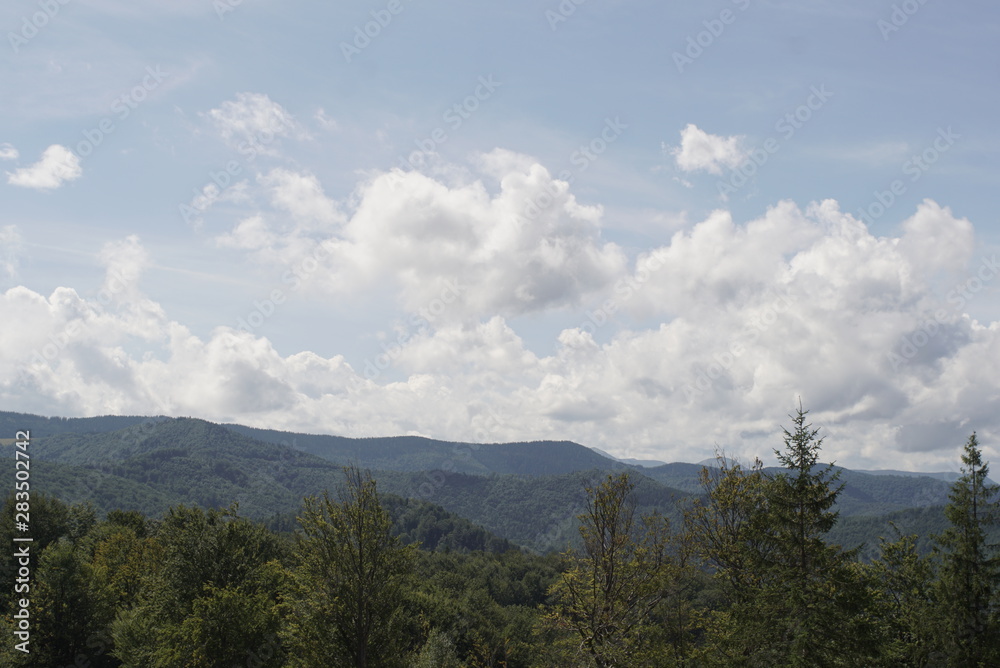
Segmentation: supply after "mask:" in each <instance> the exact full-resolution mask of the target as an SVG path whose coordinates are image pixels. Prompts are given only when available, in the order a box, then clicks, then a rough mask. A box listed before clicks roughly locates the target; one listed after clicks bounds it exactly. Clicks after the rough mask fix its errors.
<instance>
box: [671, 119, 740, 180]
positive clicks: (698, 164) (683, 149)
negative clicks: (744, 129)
mask: <svg viewBox="0 0 1000 668" xmlns="http://www.w3.org/2000/svg"><path fill="white" fill-rule="evenodd" d="M670 153H671V155H673V156H674V158H675V160H676V161H677V166H678V167H679V168H680V169H682V170H683V171H685V172H697V171H705V172H709V173H711V174H721V173H722V168H723V167H729V168H730V169H733V168H735V167H738V166H739V165H740V163H742V162H743V161H744V160H746V158H747V155H748V153H747V150H746V149H745V148H744V147H743V138H742V137H740V136H732V137H722V136H719V135H713V134H709V133H707V132H705V131H704V130H702V129H701V128H699V127H698V126H697V125H695V124H694V123H688V124H687V126H686V127H685V128H684V129H683V130H681V145H680V146H678V147H675V148H672V149H670Z"/></svg>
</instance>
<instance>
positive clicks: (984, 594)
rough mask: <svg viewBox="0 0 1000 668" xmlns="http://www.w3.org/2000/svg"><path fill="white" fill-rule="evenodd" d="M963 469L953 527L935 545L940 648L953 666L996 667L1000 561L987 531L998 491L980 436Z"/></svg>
mask: <svg viewBox="0 0 1000 668" xmlns="http://www.w3.org/2000/svg"><path fill="white" fill-rule="evenodd" d="M962 464H963V466H962V474H963V475H962V476H961V477H960V478H959V479H958V480H956V481H955V483H954V484H953V485H952V488H951V493H950V494H949V497H948V498H949V503H948V505H947V506H946V507H945V516H946V517H947V518H948V522H949V524H950V526H949V527H948V528H947V529H946V530H945V531H944V533H942V534H941V535H940V536H937V537H936V539H935V543H936V545H935V552H936V553H937V554H938V555H939V556H940V559H941V567H940V576H939V580H938V598H939V600H940V601H941V613H942V618H943V623H942V624H941V627H940V631H941V644H942V646H943V648H944V653H945V655H946V656H947V658H948V665H949V666H963V667H966V666H968V667H970V668H973V667H978V666H997V665H1000V628H998V623H997V622H998V620H997V597H998V594H1000V559H998V558H997V551H996V546H995V545H989V544H988V542H987V533H986V529H987V527H989V526H990V525H992V524H994V523H995V522H996V521H997V512H998V504H997V500H996V497H997V493H998V488H997V486H996V485H992V484H990V483H989V482H988V481H987V476H988V475H989V471H990V467H989V464H988V463H986V462H984V461H983V458H982V452H981V451H980V449H979V441H978V439H977V438H976V434H975V432H973V433H972V436H970V437H969V440H968V441H967V442H966V443H965V450H964V452H963V454H962Z"/></svg>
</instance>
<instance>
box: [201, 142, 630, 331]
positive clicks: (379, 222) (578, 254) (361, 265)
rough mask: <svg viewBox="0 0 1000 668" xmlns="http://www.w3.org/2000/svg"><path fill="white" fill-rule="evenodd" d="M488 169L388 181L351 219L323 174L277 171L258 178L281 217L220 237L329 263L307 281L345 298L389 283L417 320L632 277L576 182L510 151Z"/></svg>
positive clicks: (565, 296) (532, 301) (289, 257)
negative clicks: (328, 191) (575, 191)
mask: <svg viewBox="0 0 1000 668" xmlns="http://www.w3.org/2000/svg"><path fill="white" fill-rule="evenodd" d="M479 165H480V170H481V172H482V174H486V175H488V176H489V179H488V180H487V179H485V178H466V179H465V180H458V178H459V177H455V176H454V175H452V177H450V178H449V179H448V180H447V181H446V180H445V179H443V178H434V177H432V176H429V175H426V174H424V173H421V172H416V171H411V172H403V171H400V170H394V171H392V172H390V173H383V174H378V175H376V176H374V177H372V178H370V179H369V180H368V181H366V182H365V183H364V184H362V186H361V187H360V188H359V189H358V191H357V192H356V193H354V195H353V197H352V201H351V204H352V206H351V209H352V211H351V213H350V215H349V216H345V215H343V214H340V213H339V211H340V207H339V206H338V205H337V204H336V203H334V202H332V201H330V200H329V199H327V198H326V196H325V195H324V194H323V192H322V189H321V188H320V186H319V184H318V182H317V181H316V179H315V177H314V176H312V175H310V174H304V173H300V174H297V173H293V172H290V171H287V170H284V169H276V170H273V171H271V172H270V173H268V174H266V175H264V176H262V177H261V178H260V179H259V182H260V184H261V185H262V186H263V187H264V188H265V190H266V192H267V196H268V199H269V203H270V205H271V207H272V208H273V211H271V212H269V213H268V214H267V215H266V216H264V217H261V214H259V213H258V214H256V215H254V216H251V217H250V218H247V219H245V220H243V221H242V222H240V223H239V224H237V225H236V226H235V227H234V228H233V229H232V230H231V231H230V232H228V233H227V234H224V235H221V236H220V237H218V239H217V241H218V242H219V243H220V244H222V245H227V246H232V247H237V248H247V249H253V250H254V251H255V254H256V256H257V258H258V259H259V260H260V261H261V262H262V263H264V264H266V265H278V266H284V267H298V266H301V265H303V264H309V263H310V262H314V263H318V264H319V265H320V266H321V268H320V269H319V270H313V271H309V272H307V273H308V276H304V275H303V276H302V281H303V282H307V283H309V284H310V285H311V286H313V287H314V288H316V289H319V290H322V291H324V292H326V293H328V294H332V295H334V296H343V295H348V294H355V293H357V292H358V291H364V290H368V289H371V288H373V287H374V286H379V285H385V284H389V285H391V286H393V287H395V288H397V289H398V294H399V298H400V302H401V304H402V305H403V307H404V308H405V309H406V310H407V311H408V312H410V313H418V312H426V311H427V309H428V308H429V307H430V306H432V305H434V304H436V303H438V302H442V301H443V302H446V303H447V304H448V308H447V309H445V310H444V311H443V312H442V313H439V314H438V315H439V316H440V317H441V318H444V319H446V320H470V319H471V320H477V319H480V318H488V317H490V316H492V315H495V314H499V315H502V316H505V317H509V316H516V315H520V314H523V313H530V312H534V311H539V310H543V309H549V308H555V307H563V306H572V305H575V304H579V303H580V301H581V300H582V299H583V298H584V297H586V296H587V295H590V294H593V293H596V292H599V291H601V290H604V289H606V288H607V286H608V285H610V284H611V283H612V282H613V281H614V279H615V278H616V277H618V276H621V275H622V272H623V271H624V269H625V266H626V258H625V255H624V253H623V252H622V250H621V249H620V248H619V247H618V246H616V245H615V244H613V243H608V242H605V241H603V240H602V239H601V229H600V217H601V213H602V212H601V209H600V208H599V207H593V206H583V205H581V204H579V203H578V202H577V201H576V198H575V197H574V196H573V195H572V194H571V193H570V192H569V184H568V183H566V182H564V181H560V180H558V179H554V178H553V177H552V176H551V175H550V174H549V172H548V171H547V170H546V169H545V168H544V167H542V166H541V165H539V164H537V163H536V162H535V161H533V160H531V159H529V158H527V157H526V156H523V155H519V154H514V153H510V152H507V151H495V152H493V153H491V154H488V155H485V156H481V158H480V161H479ZM487 183H488V184H489V186H490V187H494V186H495V187H497V188H498V191H497V192H493V193H491V192H490V191H489V190H488V188H487Z"/></svg>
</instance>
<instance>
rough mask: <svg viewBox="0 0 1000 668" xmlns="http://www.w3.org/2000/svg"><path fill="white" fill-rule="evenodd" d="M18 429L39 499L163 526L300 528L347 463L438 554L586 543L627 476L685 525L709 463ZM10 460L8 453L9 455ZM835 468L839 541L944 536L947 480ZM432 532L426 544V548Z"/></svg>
mask: <svg viewBox="0 0 1000 668" xmlns="http://www.w3.org/2000/svg"><path fill="white" fill-rule="evenodd" d="M18 430H29V431H30V432H31V436H32V439H31V446H30V452H31V461H32V469H31V470H32V489H33V490H36V491H40V492H44V493H48V494H51V495H53V496H56V497H58V498H60V499H62V500H64V501H67V502H71V503H83V502H90V503H92V504H93V505H94V506H95V508H96V509H97V510H98V511H99V512H102V513H104V512H107V511H109V510H112V509H115V508H121V509H126V510H138V511H140V512H143V513H144V514H146V515H150V516H159V515H162V513H164V512H165V511H166V510H167V508H169V507H170V506H173V505H178V504H182V503H183V504H187V505H198V506H203V507H222V506H227V505H230V504H232V503H234V502H235V503H238V504H239V509H240V513H241V514H243V515H246V516H248V517H251V518H254V519H257V520H261V521H265V522H269V523H271V524H272V525H273V526H276V527H278V528H283V529H291V528H293V527H294V526H295V519H294V518H295V514H296V512H297V511H298V510H299V508H300V506H301V502H302V498H303V497H304V496H307V495H313V494H318V493H321V492H322V491H323V490H327V489H329V490H333V489H335V488H336V487H337V486H338V484H339V482H340V480H341V476H342V471H341V467H342V466H344V465H357V466H359V467H362V468H365V469H369V470H371V471H372V472H373V476H374V477H375V478H376V480H377V482H378V485H379V489H380V491H381V492H383V494H385V495H386V498H387V499H388V500H389V503H388V505H389V506H391V507H392V508H393V509H394V517H396V519H397V521H401V520H400V518H401V517H402V515H403V514H406V513H408V515H407V517H408V520H407V521H408V522H409V529H407V528H406V527H402V526H401V527H400V528H399V531H400V532H401V533H404V532H406V531H412V532H414V533H413V535H414V536H415V535H417V534H418V533H420V532H419V531H417V528H418V527H419V526H421V522H423V524H424V526H425V528H426V526H430V525H434V526H435V527H438V529H440V527H441V526H446V527H447V531H444V530H440V531H439V530H438V529H435V530H434V531H433V533H434V534H435V538H434V541H432V542H434V545H437V544H438V542H439V541H442V540H443V541H444V542H443V543H442V545H449V544H450V543H449V542H448V540H449V539H448V538H447V535H446V534H448V532H454V531H458V532H460V534H461V535H462V537H463V541H464V542H462V541H458V542H454V541H453V542H454V544H455V545H459V544H468V545H473V546H486V545H492V548H491V549H493V548H496V549H500V548H505V547H509V546H513V545H518V546H521V547H524V548H527V549H530V550H533V551H537V552H549V551H555V550H562V549H564V548H565V547H567V546H572V545H576V544H577V542H578V536H577V531H576V527H577V526H578V522H577V519H576V516H577V515H579V514H581V513H582V512H583V511H584V509H585V503H586V492H585V489H586V487H587V486H589V485H592V484H594V483H595V482H597V481H599V480H601V479H602V478H603V477H604V476H606V475H607V474H608V473H611V472H617V471H623V470H627V471H630V472H631V474H632V476H633V477H634V479H635V480H636V482H637V487H636V491H635V495H636V502H637V506H638V508H639V510H640V511H642V512H649V511H653V510H656V511H659V512H660V513H662V514H663V515H664V516H666V517H667V518H668V519H670V520H672V522H674V525H675V526H679V523H680V520H681V518H682V513H683V508H684V506H685V505H686V504H687V503H688V502H689V501H690V499H691V498H693V497H694V496H697V495H699V494H700V493H701V486H700V483H699V478H698V476H699V472H700V471H701V470H702V468H703V467H704V464H689V463H681V462H675V463H668V464H657V463H656V462H650V461H643V462H634V461H632V462H629V461H620V460H617V459H615V458H613V457H611V456H609V455H607V454H605V453H601V452H600V451H595V450H594V449H591V448H587V447H585V446H583V445H580V444H577V443H573V442H569V441H536V442H524V443H491V444H474V443H452V442H447V441H438V440H434V439H428V438H422V437H416V436H398V437H384V438H346V437H340V436H330V435H317V434H305V433H295V432H285V431H277V430H270V429H258V428H253V427H247V426H243V425H237V424H215V423H211V422H206V421H204V420H199V419H194V418H166V417H142V416H104V417H93V418H47V417H41V416H36V415H28V414H22V413H11V412H0V434H4V435H7V434H9V435H10V436H11V437H13V436H14V435H15V433H16V432H17V431H18ZM12 442H13V439H12V438H7V439H0V443H4V444H5V445H7V446H10V444H11V443H12ZM12 451H13V448H11V447H5V448H3V454H4V456H7V457H10V456H12ZM771 470H772V471H776V470H777V469H771ZM835 470H836V471H837V472H838V473H839V476H840V482H841V483H842V484H843V491H842V494H841V496H840V499H839V502H838V510H839V511H840V515H841V519H840V521H839V522H838V524H837V526H836V527H835V529H834V531H833V532H831V535H830V538H831V540H834V541H836V542H841V543H843V544H845V545H850V546H853V545H861V544H864V545H866V548H865V549H866V550H872V549H874V547H875V546H877V543H878V538H879V536H883V535H888V534H889V528H890V527H889V522H890V521H892V522H895V523H896V524H897V525H898V526H900V528H902V529H903V530H905V531H907V532H913V533H918V534H920V535H921V536H922V537H927V536H930V534H932V533H935V532H938V531H940V529H941V528H943V527H944V524H945V522H944V515H943V506H944V504H945V503H947V500H948V492H949V489H950V481H949V480H948V479H947V474H920V473H912V472H903V471H854V470H849V469H845V468H840V467H835ZM426 517H432V518H433V520H426V519H425V518H426ZM428 523H429V524H428ZM477 531H478V532H481V533H479V534H477V533H476V532H477ZM427 533H428V530H425V531H424V532H423V534H420V535H421V540H422V541H423V542H424V543H425V545H426V543H427ZM438 534H440V535H438ZM474 534H475V535H474ZM408 535H409V534H408ZM466 539H467V540H466ZM491 541H492V542H491ZM507 541H509V543H508V542H507ZM927 545H929V543H927V541H926V540H925V541H924V546H925V547H926V546H927ZM472 549H483V548H482V547H475V548H472Z"/></svg>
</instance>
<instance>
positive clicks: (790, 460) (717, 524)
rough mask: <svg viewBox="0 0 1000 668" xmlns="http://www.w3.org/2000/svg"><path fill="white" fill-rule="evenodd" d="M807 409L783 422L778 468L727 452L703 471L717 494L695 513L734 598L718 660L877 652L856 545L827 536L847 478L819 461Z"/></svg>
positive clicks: (789, 662) (839, 661)
mask: <svg viewBox="0 0 1000 668" xmlns="http://www.w3.org/2000/svg"><path fill="white" fill-rule="evenodd" d="M807 413H808V411H805V410H803V409H802V406H801V405H800V406H799V410H798V412H797V413H796V414H795V415H794V416H791V417H792V420H793V424H794V427H793V429H792V430H791V431H789V430H787V429H785V430H783V431H784V446H785V447H784V449H782V450H775V454H776V455H777V457H778V461H779V462H780V463H781V465H782V467H783V470H782V471H781V472H779V473H778V474H776V475H773V476H769V475H767V474H766V472H765V471H764V470H763V469H762V467H761V466H760V464H759V463H757V464H756V465H755V466H754V467H753V468H751V469H742V468H741V467H739V466H738V465H735V466H734V465H729V464H728V463H726V462H725V461H724V460H723V461H722V468H721V469H720V472H719V473H718V474H716V475H712V474H711V473H708V472H706V473H705V474H704V476H703V484H705V487H706V491H707V492H708V494H707V497H706V499H705V500H704V501H702V502H701V503H700V504H699V505H698V506H696V507H695V511H694V513H693V514H692V515H691V521H692V524H693V527H694V532H695V535H696V536H697V537H698V541H699V543H700V544H701V546H702V550H703V554H704V555H705V557H706V558H707V559H708V561H709V562H710V563H711V564H712V565H713V566H714V567H715V569H716V573H717V576H718V578H719V579H720V580H721V581H722V583H723V590H724V591H725V592H726V594H727V598H728V603H729V605H728V607H727V608H726V609H725V610H724V611H722V612H720V613H719V614H717V615H716V621H715V626H714V633H713V637H712V638H711V639H710V645H711V653H712V654H714V659H713V660H714V661H716V662H717V663H718V665H726V666H767V667H769V668H771V667H774V666H795V667H801V668H805V667H806V666H808V667H810V668H816V667H822V666H852V667H853V666H859V665H868V664H869V663H870V661H871V659H872V657H873V656H874V654H875V647H874V644H875V643H874V634H873V629H871V628H869V626H868V622H867V619H868V614H867V612H868V611H867V607H868V601H867V596H866V592H867V589H868V588H867V587H866V586H865V582H864V578H863V574H862V571H861V569H860V568H859V566H858V564H856V563H855V556H856V555H855V552H854V551H844V550H842V549H841V548H840V547H839V546H836V545H829V544H828V543H827V541H826V537H827V533H828V532H829V531H830V529H832V528H833V526H834V524H835V523H836V521H837V512H836V511H835V510H834V505H835V504H836V502H837V497H838V496H839V495H840V492H841V485H839V484H837V483H838V474H837V473H836V472H835V471H834V470H833V467H832V466H820V465H819V452H820V447H821V445H822V443H823V439H821V438H817V435H818V433H819V430H818V429H813V428H812V427H811V425H809V424H807V423H806V415H807Z"/></svg>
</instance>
